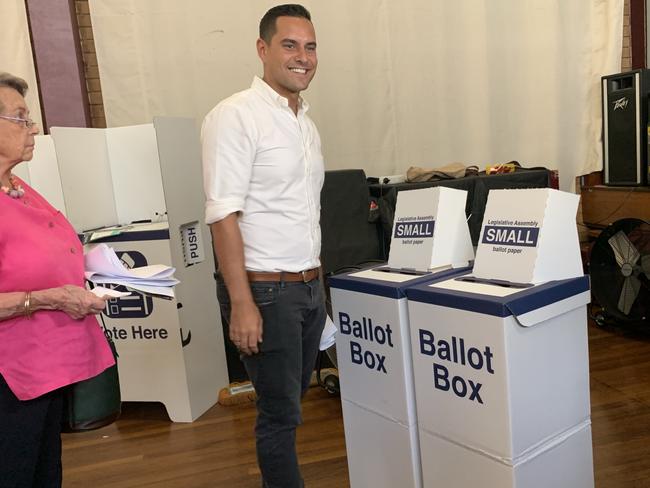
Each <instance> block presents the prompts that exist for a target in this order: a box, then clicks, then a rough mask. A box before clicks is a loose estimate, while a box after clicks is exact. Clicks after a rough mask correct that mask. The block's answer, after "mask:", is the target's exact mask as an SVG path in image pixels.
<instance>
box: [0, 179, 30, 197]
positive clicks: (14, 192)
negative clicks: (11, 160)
mask: <svg viewBox="0 0 650 488" xmlns="http://www.w3.org/2000/svg"><path fill="white" fill-rule="evenodd" d="M9 184H10V185H11V187H8V186H4V185H3V186H0V190H2V193H4V194H5V195H8V196H10V197H11V198H20V197H22V196H23V195H24V194H25V190H24V189H23V187H22V186H21V185H20V184H19V183H17V182H16V177H15V176H14V175H9Z"/></svg>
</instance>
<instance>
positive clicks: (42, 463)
mask: <svg viewBox="0 0 650 488" xmlns="http://www.w3.org/2000/svg"><path fill="white" fill-rule="evenodd" d="M26 91H27V83H25V81H24V80H22V79H20V78H17V77H15V76H12V75H10V74H8V73H0V184H1V190H2V191H1V192H0V222H1V223H2V225H1V226H0V485H1V486H3V487H31V486H39V487H40V486H42V487H48V488H50V487H57V486H61V479H62V475H61V434H60V424H61V414H62V403H63V399H62V390H61V388H62V387H64V386H66V385H69V384H71V383H74V382H77V381H81V380H84V379H87V378H90V377H92V376H95V375H97V374H99V373H101V372H102V371H103V370H105V369H106V368H108V367H109V366H111V365H112V364H114V360H113V355H112V353H111V350H110V348H109V346H108V344H107V341H106V338H105V337H104V335H103V332H102V330H101V328H100V327H99V325H98V322H97V319H96V318H95V317H94V316H93V315H94V314H97V313H99V312H100V311H101V310H102V309H103V308H104V306H105V300H104V299H102V298H98V297H96V296H95V295H94V294H92V293H91V292H89V291H87V290H86V289H84V287H83V285H84V277H83V271H84V259H83V252H82V247H81V243H80V242H79V239H78V238H77V235H76V233H75V231H74V229H73V228H72V226H71V225H70V224H69V223H68V221H67V220H66V219H65V217H64V216H63V215H62V214H61V212H58V211H57V210H56V209H54V208H53V207H52V206H51V205H50V204H49V203H47V201H45V199H44V198H43V197H42V196H41V195H39V194H38V193H37V192H36V191H34V190H33V189H32V188H30V187H29V186H28V185H27V184H25V182H23V181H21V180H20V179H19V178H18V177H16V176H14V175H13V174H12V172H11V170H12V169H13V168H14V166H16V165H17V164H19V163H21V162H23V161H29V160H30V159H32V152H33V150H34V135H35V134H37V133H38V128H37V126H36V125H35V124H34V122H33V121H32V120H31V119H30V118H29V110H28V108H27V105H26V104H25V99H24V96H25V92H26Z"/></svg>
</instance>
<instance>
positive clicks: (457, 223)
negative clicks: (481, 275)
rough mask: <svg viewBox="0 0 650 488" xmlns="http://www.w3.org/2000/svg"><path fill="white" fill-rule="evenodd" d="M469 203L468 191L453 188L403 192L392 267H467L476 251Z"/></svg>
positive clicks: (420, 268)
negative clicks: (467, 214) (467, 210)
mask: <svg viewBox="0 0 650 488" xmlns="http://www.w3.org/2000/svg"><path fill="white" fill-rule="evenodd" d="M466 200H467V192H466V191H464V190H455V189H452V188H442V187H436V188H423V189H420V190H409V191H401V192H399V193H398V195H397V205H396V208H395V220H394V222H393V232H392V241H391V247H390V256H389V258H388V266H390V267H391V268H396V269H414V270H417V271H427V270H431V269H435V268H440V267H443V266H453V267H460V266H467V264H468V262H469V261H470V260H471V259H473V257H474V251H473V249H472V241H471V237H470V234H469V228H468V227H467V221H466V219H465V202H466Z"/></svg>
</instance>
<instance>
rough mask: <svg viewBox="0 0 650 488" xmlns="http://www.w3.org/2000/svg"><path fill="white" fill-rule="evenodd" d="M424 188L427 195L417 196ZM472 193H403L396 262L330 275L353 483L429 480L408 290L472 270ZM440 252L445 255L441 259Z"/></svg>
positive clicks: (412, 483)
mask: <svg viewBox="0 0 650 488" xmlns="http://www.w3.org/2000/svg"><path fill="white" fill-rule="evenodd" d="M416 192H417V194H418V195H419V197H418V198H416V199H412V198H411V194H412V193H416ZM442 195H444V197H443V196H442ZM464 197H466V192H464V191H461V190H449V189H446V188H445V189H427V190H426V191H424V192H422V191H419V190H414V191H412V192H411V191H406V192H402V193H400V195H399V197H398V208H397V213H396V218H395V224H394V232H395V233H396V235H397V234H399V235H400V237H399V238H397V239H395V240H394V241H393V246H392V248H391V255H390V256H389V266H379V267H375V268H372V269H367V270H364V271H358V272H354V273H348V274H344V275H337V276H333V277H331V278H330V281H329V283H330V290H331V295H332V310H333V320H334V323H335V324H336V326H337V328H338V334H337V338H336V350H337V362H338V368H339V380H340V386H341V403H342V407H343V421H344V424H345V439H346V447H347V454H348V468H349V473H350V486H352V487H353V488H354V487H366V486H373V487H378V488H382V487H383V488H394V487H396V486H400V487H405V488H407V487H417V488H419V487H421V486H422V471H421V459H420V443H419V440H418V428H417V412H416V408H415V395H414V382H413V370H412V359H411V338H410V330H409V318H408V307H407V302H406V295H405V294H404V289H405V288H407V287H409V286H413V285H416V284H418V283H423V282H427V283H430V282H432V281H435V280H440V279H444V278H446V277H449V276H455V275H459V274H462V273H465V272H467V271H468V270H469V268H467V264H468V261H469V260H470V259H471V258H472V257H473V254H472V248H471V241H470V237H469V230H468V229H467V224H466V222H465V215H464V210H463V209H464V208H465V200H464ZM402 199H406V200H407V204H405V205H404V204H402V203H401V202H402ZM418 201H419V203H420V204H418ZM440 202H442V203H440ZM445 211H446V212H448V213H449V214H450V216H444V215H443V214H444V213H445ZM455 220H457V221H455ZM439 221H442V222H443V223H442V224H441V225H438V222H439ZM434 229H435V230H434ZM441 229H442V230H444V229H448V232H449V233H448V234H447V238H448V240H447V241H445V240H444V239H437V238H436V234H437V233H438V232H441ZM454 229H455V230H454ZM464 231H467V232H464ZM402 237H403V238H402ZM450 243H451V244H456V245H455V246H451V245H450ZM468 246H469V252H468ZM436 252H438V254H439V255H441V256H444V257H442V258H439V259H435V258H434V257H433V256H434V254H435V253H436ZM452 264H455V265H459V264H464V265H465V267H464V268H453V267H452V266H451V265H452ZM430 268H436V269H434V270H432V271H430ZM406 270H410V271H406ZM414 270H418V271H414Z"/></svg>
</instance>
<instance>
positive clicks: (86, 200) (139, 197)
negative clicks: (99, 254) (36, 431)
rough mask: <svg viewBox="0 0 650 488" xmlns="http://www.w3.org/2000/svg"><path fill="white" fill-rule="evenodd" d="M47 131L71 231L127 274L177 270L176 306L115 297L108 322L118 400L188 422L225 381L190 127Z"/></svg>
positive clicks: (164, 124) (180, 123) (173, 121)
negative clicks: (99, 245)
mask: <svg viewBox="0 0 650 488" xmlns="http://www.w3.org/2000/svg"><path fill="white" fill-rule="evenodd" d="M52 134H53V135H52V138H53V140H54V146H55V155H56V159H57V166H58V168H59V170H60V181H61V188H62V193H63V200H64V202H65V210H66V214H67V216H68V218H69V219H70V221H71V222H72V223H73V225H74V226H75V228H76V229H77V231H79V232H82V231H86V230H88V229H95V231H89V232H86V234H85V235H86V236H87V237H88V238H90V239H94V242H105V243H106V244H108V245H109V246H110V247H113V248H114V250H115V251H116V252H118V253H119V254H120V256H121V257H122V261H124V263H125V264H127V265H128V266H129V267H138V266H144V265H147V264H165V265H168V266H173V267H174V268H176V272H175V276H176V278H177V279H179V280H180V284H178V285H177V286H176V287H175V298H174V299H173V300H171V301H165V300H162V299H160V298H151V297H149V296H145V295H140V294H138V295H133V296H131V297H126V298H123V299H114V300H111V301H110V302H109V306H108V309H107V311H106V313H105V314H104V322H105V330H106V333H107V334H109V333H110V334H113V338H114V339H115V343H116V347H117V350H118V353H119V355H120V357H119V359H118V367H119V370H120V386H121V389H122V399H123V400H125V401H160V402H163V403H164V404H165V406H166V407H167V410H168V413H169V416H170V417H171V419H172V420H174V421H179V422H191V421H193V420H195V419H196V418H198V417H199V416H200V415H201V414H202V413H203V412H205V411H206V410H207V409H208V408H210V407H211V406H212V405H214V404H215V403H216V401H217V395H218V391H219V389H221V388H223V387H224V386H226V385H227V384H228V373H227V366H226V360H225V349H224V343H223V330H222V327H221V319H220V315H219V311H218V305H217V301H216V297H215V284H214V278H213V273H214V258H213V255H212V252H211V251H210V250H211V246H212V244H211V239H210V233H209V232H208V231H207V228H206V227H205V226H204V225H203V218H204V217H203V216H204V197H203V193H202V191H201V188H202V169H201V155H200V143H199V136H198V130H197V128H196V125H195V122H194V120H192V119H184V118H175V117H157V118H155V119H154V123H153V125H151V124H148V125H145V126H135V127H121V128H118V129H106V130H99V129H79V128H66V129H63V128H59V129H57V130H54V129H53V130H52ZM37 189H38V188H37ZM134 220H141V221H147V222H149V221H153V222H150V223H147V224H133V223H132V221H134ZM157 221H160V222H157ZM116 224H122V225H121V226H119V227H118V228H112V229H111V230H110V231H106V232H101V230H102V229H103V227H102V226H106V225H113V226H114V225H116ZM97 228H99V229H97ZM97 239H99V240H97Z"/></svg>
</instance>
